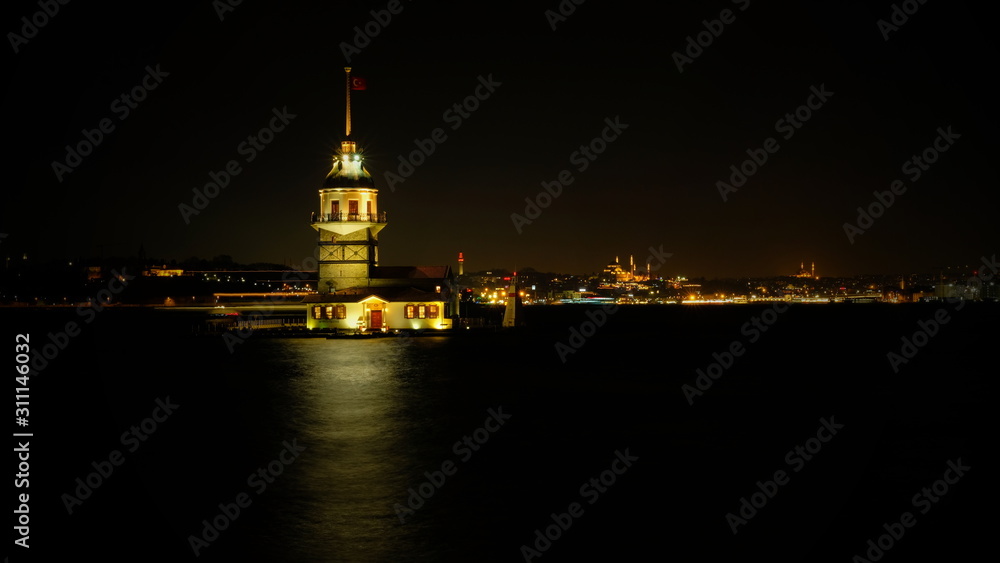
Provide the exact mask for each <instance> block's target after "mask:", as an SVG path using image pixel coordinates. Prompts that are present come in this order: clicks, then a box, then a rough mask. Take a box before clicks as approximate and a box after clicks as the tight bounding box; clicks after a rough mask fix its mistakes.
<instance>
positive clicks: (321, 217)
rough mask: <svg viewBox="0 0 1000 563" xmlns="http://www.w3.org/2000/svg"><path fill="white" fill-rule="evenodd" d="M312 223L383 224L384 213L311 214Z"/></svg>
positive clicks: (384, 220) (342, 212)
mask: <svg viewBox="0 0 1000 563" xmlns="http://www.w3.org/2000/svg"><path fill="white" fill-rule="evenodd" d="M310 222H312V223H385V222H386V219H385V211H382V212H380V213H348V212H346V211H341V212H340V213H313V214H312V216H311V217H310Z"/></svg>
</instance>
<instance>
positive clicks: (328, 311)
mask: <svg viewBox="0 0 1000 563" xmlns="http://www.w3.org/2000/svg"><path fill="white" fill-rule="evenodd" d="M326 318H328V319H332V318H333V305H327V306H326Z"/></svg>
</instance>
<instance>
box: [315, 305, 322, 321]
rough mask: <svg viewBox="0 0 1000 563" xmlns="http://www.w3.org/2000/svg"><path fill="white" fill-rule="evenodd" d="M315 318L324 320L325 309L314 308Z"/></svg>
mask: <svg viewBox="0 0 1000 563" xmlns="http://www.w3.org/2000/svg"><path fill="white" fill-rule="evenodd" d="M313 318H314V319H322V318H323V308H322V307H313Z"/></svg>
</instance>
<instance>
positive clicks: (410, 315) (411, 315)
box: [403, 305, 414, 319]
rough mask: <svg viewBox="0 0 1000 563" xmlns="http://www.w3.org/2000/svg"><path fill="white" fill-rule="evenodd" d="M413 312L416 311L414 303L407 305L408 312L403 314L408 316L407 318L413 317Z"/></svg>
mask: <svg viewBox="0 0 1000 563" xmlns="http://www.w3.org/2000/svg"><path fill="white" fill-rule="evenodd" d="M413 312H414V306H413V305H407V306H406V313H405V314H404V315H403V316H404V317H405V318H407V319H412V318H413Z"/></svg>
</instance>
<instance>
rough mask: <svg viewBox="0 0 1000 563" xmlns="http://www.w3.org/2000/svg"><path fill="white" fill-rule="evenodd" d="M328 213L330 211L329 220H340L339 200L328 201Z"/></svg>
mask: <svg viewBox="0 0 1000 563" xmlns="http://www.w3.org/2000/svg"><path fill="white" fill-rule="evenodd" d="M330 213H331V216H330V219H331V220H333V221H339V220H340V202H339V201H334V202H331V203H330Z"/></svg>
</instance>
